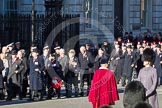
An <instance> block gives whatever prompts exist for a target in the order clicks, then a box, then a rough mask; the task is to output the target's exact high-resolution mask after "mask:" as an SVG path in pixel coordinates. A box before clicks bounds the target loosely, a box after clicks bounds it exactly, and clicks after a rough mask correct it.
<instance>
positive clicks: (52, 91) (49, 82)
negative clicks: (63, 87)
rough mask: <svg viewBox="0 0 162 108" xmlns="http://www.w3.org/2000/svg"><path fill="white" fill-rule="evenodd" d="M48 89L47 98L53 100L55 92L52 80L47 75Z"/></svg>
mask: <svg viewBox="0 0 162 108" xmlns="http://www.w3.org/2000/svg"><path fill="white" fill-rule="evenodd" d="M47 88H48V94H47V97H48V98H49V99H51V98H52V97H53V96H54V90H53V86H52V78H51V77H50V76H49V75H47Z"/></svg>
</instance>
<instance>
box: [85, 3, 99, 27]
mask: <svg viewBox="0 0 162 108" xmlns="http://www.w3.org/2000/svg"><path fill="white" fill-rule="evenodd" d="M93 20H98V0H85V23H86V27H87V28H93V29H96V26H94V24H93V23H94V22H93Z"/></svg>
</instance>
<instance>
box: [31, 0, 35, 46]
mask: <svg viewBox="0 0 162 108" xmlns="http://www.w3.org/2000/svg"><path fill="white" fill-rule="evenodd" d="M34 25H35V0H32V26H31V43H33V42H34V34H35V28H34Z"/></svg>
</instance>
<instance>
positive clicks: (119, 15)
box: [114, 0, 123, 39]
mask: <svg viewBox="0 0 162 108" xmlns="http://www.w3.org/2000/svg"><path fill="white" fill-rule="evenodd" d="M122 35H123V0H114V37H115V39H117V38H118V37H122Z"/></svg>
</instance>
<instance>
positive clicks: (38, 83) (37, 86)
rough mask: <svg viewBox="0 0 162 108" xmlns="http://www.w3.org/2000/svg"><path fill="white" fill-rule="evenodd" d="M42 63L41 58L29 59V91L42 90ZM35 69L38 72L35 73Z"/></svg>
mask: <svg viewBox="0 0 162 108" xmlns="http://www.w3.org/2000/svg"><path fill="white" fill-rule="evenodd" d="M44 68H45V67H44V61H43V59H42V58H41V57H39V56H38V57H37V58H36V59H35V60H34V58H33V57H32V58H30V73H29V80H30V89H31V90H36V91H37V90H42V74H43V73H42V71H43V70H44ZM35 69H39V71H35Z"/></svg>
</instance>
